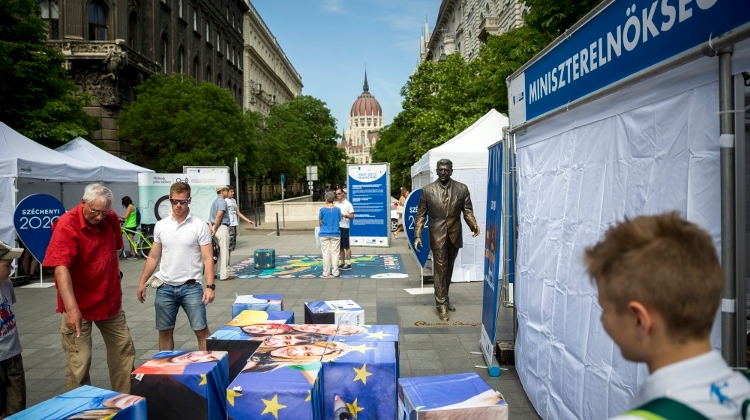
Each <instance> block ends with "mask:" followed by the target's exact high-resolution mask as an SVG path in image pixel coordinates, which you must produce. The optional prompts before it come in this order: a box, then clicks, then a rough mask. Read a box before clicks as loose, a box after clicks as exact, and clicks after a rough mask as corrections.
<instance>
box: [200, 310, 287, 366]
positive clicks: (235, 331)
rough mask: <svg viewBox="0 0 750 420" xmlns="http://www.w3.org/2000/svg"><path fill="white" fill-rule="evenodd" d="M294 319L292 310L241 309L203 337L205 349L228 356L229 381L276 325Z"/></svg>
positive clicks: (270, 334) (277, 326)
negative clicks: (222, 324) (221, 325)
mask: <svg viewBox="0 0 750 420" xmlns="http://www.w3.org/2000/svg"><path fill="white" fill-rule="evenodd" d="M293 321H294V312H292V311H268V312H264V311H242V312H240V314H239V315H237V316H236V317H234V318H233V319H232V320H231V321H229V322H228V323H227V324H226V325H224V326H223V327H221V328H219V330H218V331H216V332H214V333H213V334H211V336H210V337H208V339H207V340H206V349H207V350H213V351H225V352H227V353H228V356H229V380H232V379H234V377H235V376H237V374H239V373H240V370H242V368H243V367H244V365H245V362H246V361H247V359H248V358H250V356H252V354H253V352H255V350H256V349H257V348H258V346H260V345H261V343H262V342H263V340H265V339H267V338H269V337H271V336H272V335H273V334H274V333H275V332H276V330H277V329H278V328H279V326H281V325H284V324H285V323H287V322H293Z"/></svg>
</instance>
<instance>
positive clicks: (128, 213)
mask: <svg viewBox="0 0 750 420" xmlns="http://www.w3.org/2000/svg"><path fill="white" fill-rule="evenodd" d="M122 206H123V207H125V214H124V215H122V216H120V220H122V221H123V222H125V228H126V229H130V230H135V228H136V227H138V224H137V223H136V214H135V205H134V204H133V200H132V199H131V198H130V196H127V195H126V196H125V197H122ZM127 235H128V237H129V238H130V255H128V258H127V259H129V260H134V259H136V258H138V256H137V255H136V254H135V249H133V244H134V243H135V235H133V234H132V233H128V234H127Z"/></svg>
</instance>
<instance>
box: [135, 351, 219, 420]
mask: <svg viewBox="0 0 750 420" xmlns="http://www.w3.org/2000/svg"><path fill="white" fill-rule="evenodd" d="M227 386H229V364H228V357H227V353H226V352H224V351H186V350H178V351H162V352H159V353H157V354H156V355H155V356H154V357H153V358H151V359H150V360H147V361H146V363H144V364H142V365H141V366H140V367H139V368H138V369H136V370H134V371H133V373H132V374H131V379H130V388H131V393H133V394H134V395H140V396H142V397H145V398H146V400H147V401H148V405H147V408H148V418H150V419H169V418H172V419H199V420H204V419H205V420H214V419H216V420H219V419H226V418H227V408H226V389H227Z"/></svg>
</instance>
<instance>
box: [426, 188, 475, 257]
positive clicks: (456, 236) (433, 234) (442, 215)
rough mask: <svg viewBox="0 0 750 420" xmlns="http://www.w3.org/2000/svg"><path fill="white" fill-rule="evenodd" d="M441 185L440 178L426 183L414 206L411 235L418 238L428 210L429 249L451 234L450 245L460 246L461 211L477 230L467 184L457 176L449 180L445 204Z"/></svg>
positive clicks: (461, 241)
mask: <svg viewBox="0 0 750 420" xmlns="http://www.w3.org/2000/svg"><path fill="white" fill-rule="evenodd" d="M442 191H443V190H442V188H441V187H440V180H437V181H435V182H432V183H430V184H427V185H425V186H424V188H422V195H421V197H420V198H419V205H418V206H417V215H416V218H415V228H414V237H415V238H421V237H422V230H423V229H424V223H425V220H426V216H427V213H428V212H429V213H430V225H429V227H430V249H438V248H440V246H442V244H443V243H445V241H446V239H447V238H450V240H451V242H452V243H453V246H455V247H456V248H461V247H463V245H464V240H463V237H462V235H461V233H462V232H461V231H462V229H461V212H462V211H463V213H464V220H466V224H467V225H469V227H470V228H471V230H472V232H476V231H478V230H479V226H478V225H477V220H476V219H475V218H474V208H473V207H472V205H471V196H470V195H469V187H467V186H466V184H462V183H460V182H458V181H456V180H453V179H451V181H450V200H449V203H448V206H447V210H446V207H445V206H443V203H442V200H441V197H440V196H441V194H442Z"/></svg>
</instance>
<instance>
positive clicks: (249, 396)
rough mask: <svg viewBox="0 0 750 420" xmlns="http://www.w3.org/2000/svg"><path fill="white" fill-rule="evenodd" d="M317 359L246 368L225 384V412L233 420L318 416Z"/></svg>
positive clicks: (298, 419) (291, 419) (299, 419)
mask: <svg viewBox="0 0 750 420" xmlns="http://www.w3.org/2000/svg"><path fill="white" fill-rule="evenodd" d="M319 371H320V362H312V363H306V364H302V365H295V366H275V368H273V369H269V370H266V369H259V370H252V369H250V370H247V371H245V372H243V373H241V374H240V375H238V376H237V377H236V378H235V379H234V381H232V383H231V384H230V385H229V387H228V388H227V413H228V414H229V418H230V419H233V420H240V419H259V420H263V419H269V420H271V419H273V420H286V419H288V420H317V419H320V418H321V417H320V413H321V407H320V395H319V394H320V381H319V380H318V373H319Z"/></svg>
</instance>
